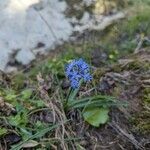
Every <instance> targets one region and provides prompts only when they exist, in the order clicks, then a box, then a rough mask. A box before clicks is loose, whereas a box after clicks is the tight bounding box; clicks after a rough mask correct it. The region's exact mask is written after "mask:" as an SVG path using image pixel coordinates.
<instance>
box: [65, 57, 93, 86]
mask: <svg viewBox="0 0 150 150" xmlns="http://www.w3.org/2000/svg"><path fill="white" fill-rule="evenodd" d="M65 73H66V76H67V77H68V79H69V80H70V83H71V87H72V88H78V87H79V82H80V80H81V79H83V80H84V82H87V81H90V80H92V76H91V74H90V67H89V65H88V64H87V63H86V62H85V61H84V60H83V59H81V58H80V59H78V60H73V61H72V62H71V63H69V64H68V65H67V66H66V68H65Z"/></svg>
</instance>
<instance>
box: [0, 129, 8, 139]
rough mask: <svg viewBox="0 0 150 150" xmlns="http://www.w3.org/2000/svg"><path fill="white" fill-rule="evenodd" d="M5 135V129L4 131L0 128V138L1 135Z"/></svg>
mask: <svg viewBox="0 0 150 150" xmlns="http://www.w3.org/2000/svg"><path fill="white" fill-rule="evenodd" d="M6 133H7V129H5V128H0V137H1V136H2V135H4V134H6Z"/></svg>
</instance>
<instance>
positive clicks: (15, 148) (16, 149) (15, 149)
mask: <svg viewBox="0 0 150 150" xmlns="http://www.w3.org/2000/svg"><path fill="white" fill-rule="evenodd" d="M59 125H60V124H56V125H53V126H50V127H48V128H45V129H43V130H41V131H39V132H37V133H35V134H34V135H31V136H28V138H27V139H25V140H24V141H23V142H20V143H18V144H16V145H13V146H12V148H11V150H20V149H21V148H22V146H23V145H24V144H25V143H27V142H28V141H30V140H34V139H37V138H41V137H42V136H44V135H45V134H46V133H47V132H49V131H51V130H53V129H55V128H57V127H58V126H59Z"/></svg>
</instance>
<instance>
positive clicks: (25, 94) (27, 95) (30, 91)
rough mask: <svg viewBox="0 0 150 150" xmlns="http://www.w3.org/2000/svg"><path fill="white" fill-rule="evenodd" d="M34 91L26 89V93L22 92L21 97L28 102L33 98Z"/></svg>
mask: <svg viewBox="0 0 150 150" xmlns="http://www.w3.org/2000/svg"><path fill="white" fill-rule="evenodd" d="M32 92H33V91H32V90H31V89H25V90H24V91H22V92H21V96H22V99H23V100H27V99H29V98H30V97H31V95H32Z"/></svg>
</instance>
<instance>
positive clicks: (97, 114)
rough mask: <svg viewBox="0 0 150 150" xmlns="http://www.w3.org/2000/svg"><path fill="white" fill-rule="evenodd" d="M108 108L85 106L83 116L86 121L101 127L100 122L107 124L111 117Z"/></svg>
mask: <svg viewBox="0 0 150 150" xmlns="http://www.w3.org/2000/svg"><path fill="white" fill-rule="evenodd" d="M108 112H109V109H108V108H98V107H97V108H88V107H87V108H85V110H84V112H83V117H84V119H85V121H87V122H88V123H89V124H91V125H92V126H95V127H99V125H100V124H105V123H106V122H107V120H108V119H109V116H108Z"/></svg>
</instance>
